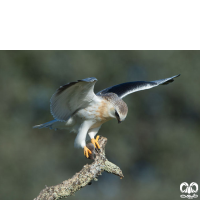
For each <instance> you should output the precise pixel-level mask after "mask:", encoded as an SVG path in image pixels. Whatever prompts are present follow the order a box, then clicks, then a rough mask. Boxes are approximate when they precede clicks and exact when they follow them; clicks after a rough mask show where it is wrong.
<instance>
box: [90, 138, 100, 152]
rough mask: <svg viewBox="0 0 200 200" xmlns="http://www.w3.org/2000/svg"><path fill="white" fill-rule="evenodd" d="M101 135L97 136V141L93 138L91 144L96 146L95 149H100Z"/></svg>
mask: <svg viewBox="0 0 200 200" xmlns="http://www.w3.org/2000/svg"><path fill="white" fill-rule="evenodd" d="M98 139H99V135H97V137H96V139H94V138H92V139H91V142H92V144H93V145H94V146H95V148H98V149H100V146H99V143H98Z"/></svg>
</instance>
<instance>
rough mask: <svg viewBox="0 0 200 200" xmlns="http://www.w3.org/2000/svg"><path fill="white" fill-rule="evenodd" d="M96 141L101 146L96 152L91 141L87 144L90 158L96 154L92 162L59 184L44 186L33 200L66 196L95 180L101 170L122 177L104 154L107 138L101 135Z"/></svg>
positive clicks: (120, 172)
mask: <svg viewBox="0 0 200 200" xmlns="http://www.w3.org/2000/svg"><path fill="white" fill-rule="evenodd" d="M98 142H99V145H100V147H101V149H100V150H98V152H97V151H96V150H95V149H94V146H92V144H91V143H89V144H88V145H87V147H88V148H90V150H92V153H93V155H91V157H90V158H91V159H92V158H94V154H95V156H96V158H95V160H94V162H93V163H92V164H90V165H88V164H86V165H84V166H83V168H82V170H81V171H80V172H78V173H76V174H75V175H74V176H73V177H72V178H71V179H68V180H66V181H63V182H62V183H61V184H59V185H56V186H51V187H46V188H45V189H43V190H42V191H41V192H40V194H39V196H38V197H37V198H35V199H34V200H57V199H62V198H67V197H69V196H71V195H73V194H74V193H75V192H76V191H78V190H80V189H81V188H83V187H85V186H86V185H88V184H91V181H92V180H95V181H97V177H98V176H99V175H101V173H102V172H103V171H106V172H109V173H112V174H115V175H117V176H119V177H120V178H123V177H124V176H123V174H122V171H121V169H120V168H119V167H118V166H116V165H115V164H113V163H111V162H110V161H108V160H107V158H106V156H105V145H106V143H107V138H105V137H102V136H101V137H100V139H99V141H98Z"/></svg>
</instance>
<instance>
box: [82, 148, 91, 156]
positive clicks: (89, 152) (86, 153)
mask: <svg viewBox="0 0 200 200" xmlns="http://www.w3.org/2000/svg"><path fill="white" fill-rule="evenodd" d="M89 154H92V152H91V151H90V150H89V149H88V148H87V147H86V146H84V155H85V157H86V158H89Z"/></svg>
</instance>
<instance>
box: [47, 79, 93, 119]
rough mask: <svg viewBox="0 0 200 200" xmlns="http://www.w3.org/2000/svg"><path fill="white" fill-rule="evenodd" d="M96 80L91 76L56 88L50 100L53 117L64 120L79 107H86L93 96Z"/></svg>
mask: <svg viewBox="0 0 200 200" xmlns="http://www.w3.org/2000/svg"><path fill="white" fill-rule="evenodd" d="M96 82H97V79H96V78H93V77H92V78H86V79H82V80H78V81H76V82H71V83H68V84H66V85H63V86H61V87H60V88H58V89H57V91H56V92H55V94H53V96H52V97H51V100H50V108H51V114H52V115H53V117H54V118H55V119H57V120H60V121H66V120H68V119H69V118H70V117H71V116H72V115H73V114H75V113H76V112H77V111H78V110H79V109H81V108H84V107H87V106H88V105H89V103H90V102H91V101H92V100H93V98H94V96H95V94H94V91H93V89H94V85H95V83H96Z"/></svg>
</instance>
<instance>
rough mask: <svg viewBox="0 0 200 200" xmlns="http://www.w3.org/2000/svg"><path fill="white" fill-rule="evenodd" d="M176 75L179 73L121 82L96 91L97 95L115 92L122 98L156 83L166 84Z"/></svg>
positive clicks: (156, 84) (154, 85)
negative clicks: (155, 78) (155, 79)
mask: <svg viewBox="0 0 200 200" xmlns="http://www.w3.org/2000/svg"><path fill="white" fill-rule="evenodd" d="M178 76H180V74H179V75H176V76H172V77H170V78H166V79H161V80H157V81H135V82H127V83H122V84H119V85H115V86H112V87H109V88H106V89H104V90H102V91H100V92H98V93H97V95H102V94H105V93H110V92H112V93H115V94H117V95H118V96H119V97H120V98H123V97H125V96H127V95H128V94H131V93H133V92H137V91H140V90H146V89H150V88H152V87H156V86H158V85H166V84H168V83H171V82H173V81H174V78H176V77H178Z"/></svg>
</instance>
